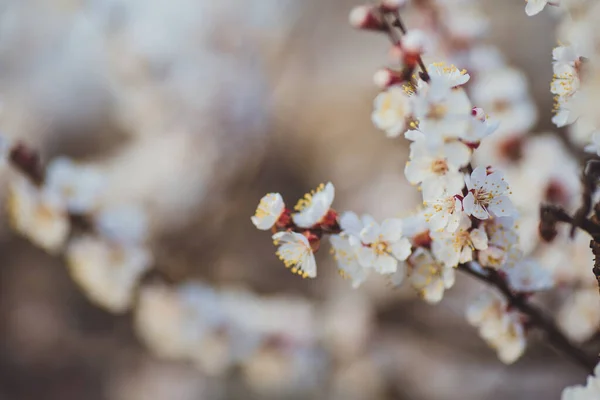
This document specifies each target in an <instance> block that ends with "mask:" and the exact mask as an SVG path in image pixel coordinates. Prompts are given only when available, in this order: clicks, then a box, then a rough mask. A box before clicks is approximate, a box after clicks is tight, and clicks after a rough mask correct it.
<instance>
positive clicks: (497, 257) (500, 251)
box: [478, 217, 523, 269]
mask: <svg viewBox="0 0 600 400" xmlns="http://www.w3.org/2000/svg"><path fill="white" fill-rule="evenodd" d="M483 226H484V228H485V231H486V232H487V236H488V247H487V249H484V250H480V251H479V258H478V261H479V263H480V264H481V265H482V266H484V267H490V268H495V269H498V268H502V267H504V268H510V267H512V266H514V265H515V263H517V262H518V261H521V259H522V258H523V252H522V251H521V249H520V247H519V235H518V234H517V232H516V225H515V221H514V219H512V218H508V217H499V218H493V219H488V220H485V221H484V223H483Z"/></svg>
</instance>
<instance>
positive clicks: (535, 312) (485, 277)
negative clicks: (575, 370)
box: [458, 263, 598, 373]
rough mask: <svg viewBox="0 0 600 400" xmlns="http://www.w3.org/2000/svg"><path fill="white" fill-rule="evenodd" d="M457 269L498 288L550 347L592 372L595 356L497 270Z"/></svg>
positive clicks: (464, 265) (460, 267) (467, 267)
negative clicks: (512, 285)
mask: <svg viewBox="0 0 600 400" xmlns="http://www.w3.org/2000/svg"><path fill="white" fill-rule="evenodd" d="M458 269H459V270H460V271H462V272H464V273H466V274H467V275H470V276H472V277H473V278H475V279H477V280H479V281H481V282H484V283H486V284H488V285H490V286H492V287H494V288H495V289H496V290H498V291H499V292H500V293H501V294H502V295H503V296H504V297H505V298H506V300H507V301H508V304H509V305H510V306H511V307H514V308H515V309H517V310H519V312H520V313H522V314H523V315H525V316H527V318H528V321H529V323H530V324H531V326H533V327H535V328H536V329H538V330H540V331H541V332H543V334H544V336H545V338H546V339H547V340H548V343H549V344H550V345H551V346H552V347H554V348H555V349H557V350H559V351H560V352H561V353H563V354H564V355H565V356H567V357H569V358H570V359H571V360H572V361H573V362H574V363H576V364H578V365H579V366H581V367H583V368H585V369H586V370H587V371H588V372H590V373H593V370H594V368H595V366H596V364H597V363H598V360H597V358H596V357H593V356H590V355H588V354H587V353H586V352H585V351H584V350H583V349H581V348H579V347H577V346H576V345H575V344H573V343H571V341H569V339H567V337H566V336H565V335H564V334H563V333H562V332H561V330H560V329H559V328H558V327H557V326H556V324H555V323H554V321H553V320H552V319H551V318H550V317H549V316H547V315H546V314H545V313H544V312H543V311H542V310H541V309H540V308H538V307H536V306H534V305H533V304H531V303H530V302H529V301H528V299H527V296H525V295H523V294H521V293H515V292H513V291H512V290H511V288H510V287H509V286H508V283H507V281H506V279H505V278H504V277H503V276H502V275H501V274H499V273H498V271H496V270H494V269H490V268H486V269H485V270H483V271H482V272H481V271H479V270H476V269H474V268H472V267H471V265H470V264H469V263H467V264H460V265H459V266H458Z"/></svg>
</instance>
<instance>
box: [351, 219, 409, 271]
mask: <svg viewBox="0 0 600 400" xmlns="http://www.w3.org/2000/svg"><path fill="white" fill-rule="evenodd" d="M349 243H350V245H351V246H352V247H354V248H355V249H356V255H357V258H358V262H359V263H360V265H362V266H363V267H364V268H373V269H374V270H375V271H377V272H378V273H380V274H393V273H394V272H396V269H397V266H398V261H403V260H406V258H408V256H409V255H410V252H411V244H410V241H409V240H408V239H407V238H406V237H404V236H402V220H400V219H397V218H390V219H386V220H385V221H383V222H382V223H381V225H379V224H378V223H377V222H375V221H374V220H372V221H369V223H368V224H365V226H364V228H363V229H362V231H361V232H360V237H359V238H357V237H354V236H350V241H349ZM361 244H362V245H361Z"/></svg>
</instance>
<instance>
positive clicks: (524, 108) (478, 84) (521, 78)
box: [470, 66, 537, 165]
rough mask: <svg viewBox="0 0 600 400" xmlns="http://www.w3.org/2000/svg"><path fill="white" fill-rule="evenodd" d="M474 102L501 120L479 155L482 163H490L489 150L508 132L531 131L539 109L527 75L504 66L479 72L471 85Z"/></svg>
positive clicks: (491, 150)
mask: <svg viewBox="0 0 600 400" xmlns="http://www.w3.org/2000/svg"><path fill="white" fill-rule="evenodd" d="M470 89H471V91H470V93H471V98H472V100H473V104H475V105H476V106H477V107H481V108H483V109H484V110H485V111H486V112H487V113H488V114H490V115H491V116H492V117H493V119H494V121H497V122H499V125H498V127H497V128H498V129H497V130H496V132H495V133H494V135H492V136H490V137H489V138H488V139H486V140H484V141H483V142H482V145H481V146H480V147H479V148H478V150H477V152H476V155H477V156H478V158H477V159H478V160H481V164H483V163H485V164H486V165H489V164H490V158H489V157H488V156H487V153H488V152H493V151H494V150H496V149H495V148H496V147H497V141H498V140H503V139H504V138H505V137H506V136H507V135H517V134H523V133H526V132H528V131H529V129H531V128H532V127H533V126H534V125H535V122H536V120H537V109H536V107H535V104H534V103H533V101H532V99H531V97H530V95H529V84H528V81H527V77H526V76H525V74H524V73H523V72H522V71H519V70H517V69H515V68H510V67H506V66H501V67H498V68H491V69H485V70H482V71H480V72H479V74H478V76H477V79H476V80H474V81H473V82H472V84H471V87H470Z"/></svg>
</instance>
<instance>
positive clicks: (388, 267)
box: [373, 254, 398, 275]
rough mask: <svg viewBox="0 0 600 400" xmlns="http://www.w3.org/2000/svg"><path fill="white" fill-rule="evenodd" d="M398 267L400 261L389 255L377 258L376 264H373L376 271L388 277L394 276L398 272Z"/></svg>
mask: <svg viewBox="0 0 600 400" xmlns="http://www.w3.org/2000/svg"><path fill="white" fill-rule="evenodd" d="M397 267H398V260H396V259H395V258H394V257H392V256H390V255H387V254H382V255H380V256H379V257H377V259H376V260H375V263H374V264H373V268H374V269H375V271H377V272H379V273H380V274H386V275H387V274H393V273H394V272H396V269H397Z"/></svg>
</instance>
